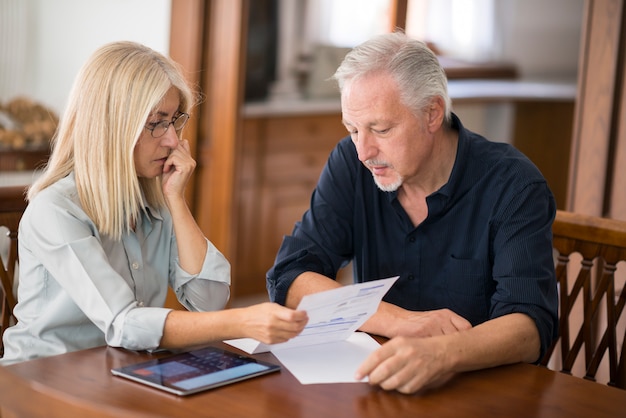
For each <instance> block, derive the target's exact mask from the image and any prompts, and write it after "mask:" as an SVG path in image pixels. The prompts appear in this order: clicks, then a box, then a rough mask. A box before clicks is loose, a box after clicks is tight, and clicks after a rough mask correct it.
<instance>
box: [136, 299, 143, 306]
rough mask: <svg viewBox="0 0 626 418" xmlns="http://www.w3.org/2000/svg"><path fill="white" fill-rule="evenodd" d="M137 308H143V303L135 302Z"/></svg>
mask: <svg viewBox="0 0 626 418" xmlns="http://www.w3.org/2000/svg"><path fill="white" fill-rule="evenodd" d="M137 306H139V307H140V308H143V301H142V300H140V301H139V302H137Z"/></svg>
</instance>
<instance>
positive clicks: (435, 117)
mask: <svg viewBox="0 0 626 418" xmlns="http://www.w3.org/2000/svg"><path fill="white" fill-rule="evenodd" d="M444 116H445V103H444V101H443V98H441V97H439V96H436V97H433V98H432V99H431V101H430V105H429V106H428V130H429V131H430V132H436V131H438V130H439V129H441V126H442V125H443V120H444Z"/></svg>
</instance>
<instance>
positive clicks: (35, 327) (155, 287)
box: [0, 175, 230, 365]
mask: <svg viewBox="0 0 626 418" xmlns="http://www.w3.org/2000/svg"><path fill="white" fill-rule="evenodd" d="M180 239H184V237H181V238H180ZM207 244H208V249H207V253H206V256H205V260H204V264H203V266H202V270H201V271H200V273H198V274H196V275H192V274H189V273H187V272H185V271H184V270H183V269H182V268H181V267H180V265H179V262H178V247H177V244H176V237H175V235H174V226H173V223H172V218H171V216H170V213H169V211H168V210H167V209H165V208H161V209H156V208H153V207H146V208H145V212H142V216H141V218H140V219H138V221H137V225H136V228H135V231H130V232H129V233H126V234H124V236H123V237H122V239H121V240H119V241H116V240H112V239H111V238H109V237H108V236H105V235H100V233H99V232H98V230H97V228H96V225H95V224H94V223H93V222H92V220H91V219H89V217H88V216H87V214H86V213H85V212H84V211H83V209H82V207H81V204H80V201H79V199H78V195H77V191H76V183H75V180H74V176H73V175H69V176H68V177H66V178H64V179H62V180H60V181H58V182H57V183H55V184H53V185H51V186H50V187H48V188H46V189H44V190H43V191H41V192H40V193H39V194H38V195H37V196H36V197H35V198H34V199H33V200H32V201H31V202H30V204H29V205H28V208H27V209H26V211H25V212H24V216H23V217H22V221H21V223H20V227H19V258H20V264H19V285H18V294H17V297H18V304H17V306H16V307H15V310H14V314H15V317H16V318H17V320H18V322H17V324H16V325H14V326H12V327H10V328H9V329H7V331H6V332H5V333H4V338H3V340H4V347H5V352H4V357H3V359H2V360H0V363H1V364H3V365H6V364H10V363H15V362H19V361H24V360H28V359H33V358H37V357H45V356H50V355H55V354H61V353H65V352H69V351H75V350H81V349H86V348H91V347H96V346H102V345H105V344H108V345H110V346H114V347H124V348H127V349H132V350H152V349H156V348H158V347H159V343H160V341H161V337H162V335H163V327H164V324H165V318H166V316H167V315H168V313H169V312H170V309H168V308H164V307H163V305H164V303H165V298H166V296H167V289H168V285H169V286H171V287H172V288H173V289H174V291H175V293H176V295H177V297H178V300H179V301H180V302H181V303H182V304H183V305H184V306H185V307H186V308H187V309H189V310H192V311H208V310H217V309H222V308H223V307H224V306H225V305H226V302H227V301H228V297H229V294H230V293H229V292H230V290H229V286H230V265H229V263H228V261H227V260H226V259H225V257H224V256H223V255H222V254H221V253H220V252H219V251H218V250H217V249H216V248H215V246H214V245H213V244H212V243H211V242H209V241H208V240H207Z"/></svg>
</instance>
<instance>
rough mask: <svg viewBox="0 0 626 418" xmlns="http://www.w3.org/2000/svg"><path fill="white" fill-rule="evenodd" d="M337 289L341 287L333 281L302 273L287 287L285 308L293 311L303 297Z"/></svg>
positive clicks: (314, 274)
mask: <svg viewBox="0 0 626 418" xmlns="http://www.w3.org/2000/svg"><path fill="white" fill-rule="evenodd" d="M337 287H341V284H340V283H337V282H336V281H335V280H333V279H330V278H328V277H326V276H323V275H321V274H318V273H313V272H311V271H307V272H304V273H302V274H301V275H299V276H298V277H296V279H295V280H294V281H293V283H292V284H291V286H289V291H288V292H287V299H286V301H285V306H287V307H288V308H292V309H295V308H296V307H297V306H298V304H299V303H300V301H301V300H302V297H303V296H305V295H308V294H311V293H318V292H322V291H324V290H329V289H335V288H337Z"/></svg>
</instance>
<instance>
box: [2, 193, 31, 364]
mask: <svg viewBox="0 0 626 418" xmlns="http://www.w3.org/2000/svg"><path fill="white" fill-rule="evenodd" d="M24 191H25V190H24V188H23V187H1V188H0V227H2V226H3V227H5V228H7V229H8V232H7V235H8V237H9V245H8V257H5V256H6V254H5V255H2V254H0V298H1V299H0V305H1V307H2V309H1V311H0V327H1V328H0V355H2V354H3V353H4V345H3V343H2V338H1V337H2V335H3V334H4V331H5V330H6V329H7V328H8V327H9V326H10V325H12V324H13V323H14V322H15V318H14V317H13V308H14V307H15V303H16V298H15V295H14V293H13V284H14V283H13V280H14V278H15V267H16V263H17V259H18V258H17V227H18V225H19V223H20V219H21V218H22V214H23V213H24V209H26V201H25V200H24ZM3 231H4V229H3ZM0 239H5V237H0Z"/></svg>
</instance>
